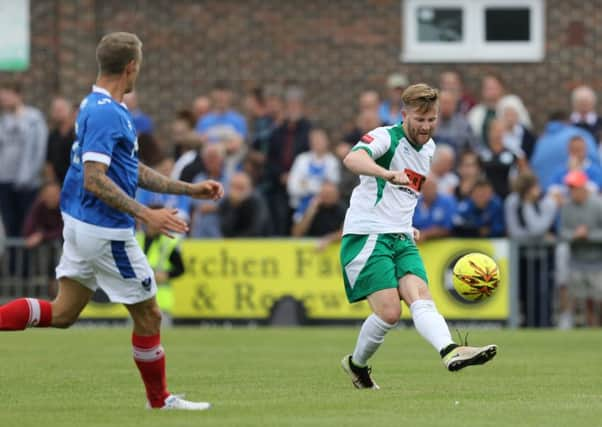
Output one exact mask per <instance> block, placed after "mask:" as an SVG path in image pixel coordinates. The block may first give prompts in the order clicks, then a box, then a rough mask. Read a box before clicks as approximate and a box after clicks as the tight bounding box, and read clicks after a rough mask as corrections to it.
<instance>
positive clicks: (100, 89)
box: [92, 85, 128, 110]
mask: <svg viewBox="0 0 602 427" xmlns="http://www.w3.org/2000/svg"><path fill="white" fill-rule="evenodd" d="M92 92H96V93H102V94H103V95H106V96H108V97H109V98H111V99H113V97H112V96H111V93H110V92H109V91H108V90H106V89H105V88H103V87H100V86H96V85H92ZM119 105H121V106H122V107H123V108H125V109H126V110H127V109H128V107H127V105H125V102H122V103H120V104H119Z"/></svg>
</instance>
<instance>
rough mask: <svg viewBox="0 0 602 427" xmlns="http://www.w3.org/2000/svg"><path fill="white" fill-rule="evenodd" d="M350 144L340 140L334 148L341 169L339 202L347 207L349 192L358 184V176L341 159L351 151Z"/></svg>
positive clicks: (349, 198) (349, 197)
mask: <svg viewBox="0 0 602 427" xmlns="http://www.w3.org/2000/svg"><path fill="white" fill-rule="evenodd" d="M351 147H352V145H351V144H350V143H348V142H345V141H342V142H339V143H338V144H337V145H336V147H335V150H334V153H335V155H336V156H337V159H338V161H339V169H340V171H341V181H340V182H339V195H340V197H341V202H343V204H344V205H345V206H346V207H349V202H350V201H351V193H353V189H354V188H355V187H356V186H357V185H358V184H359V182H360V179H359V176H358V175H356V174H354V173H353V172H351V171H350V170H349V168H346V167H345V166H344V165H343V159H345V157H346V156H347V154H349V153H350V152H351Z"/></svg>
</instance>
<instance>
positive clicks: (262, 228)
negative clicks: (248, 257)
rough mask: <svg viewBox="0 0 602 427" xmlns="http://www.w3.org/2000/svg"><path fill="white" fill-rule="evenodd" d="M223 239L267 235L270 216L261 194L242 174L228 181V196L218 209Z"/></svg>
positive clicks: (247, 176) (246, 176)
mask: <svg viewBox="0 0 602 427" xmlns="http://www.w3.org/2000/svg"><path fill="white" fill-rule="evenodd" d="M218 215H219V220H220V227H221V232H222V235H223V236H224V237H262V236H267V235H269V230H270V214H269V211H268V207H267V205H266V203H265V200H263V197H262V196H261V194H260V193H259V192H257V191H254V189H253V183H252V182H251V178H250V177H249V175H247V174H246V173H244V172H237V173H235V174H234V175H233V176H232V178H231V179H230V188H229V191H228V196H227V197H226V198H225V199H224V200H222V202H221V203H220V204H219V207H218Z"/></svg>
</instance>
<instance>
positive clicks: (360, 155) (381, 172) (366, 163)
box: [343, 150, 410, 185]
mask: <svg viewBox="0 0 602 427" xmlns="http://www.w3.org/2000/svg"><path fill="white" fill-rule="evenodd" d="M343 164H344V165H345V167H346V168H347V169H349V170H350V171H351V172H353V173H355V174H358V175H365V176H374V177H377V178H382V179H384V180H386V181H389V182H390V183H391V184H395V185H405V184H408V183H409V182H410V180H409V179H408V177H407V176H406V174H405V173H404V172H403V171H391V170H388V169H385V168H383V167H382V166H379V165H378V164H377V163H376V162H375V161H374V159H372V157H370V155H369V154H368V152H367V151H365V150H355V151H352V152H350V153H349V154H347V156H345V159H344V160H343Z"/></svg>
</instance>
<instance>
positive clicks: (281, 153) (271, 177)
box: [262, 87, 312, 236]
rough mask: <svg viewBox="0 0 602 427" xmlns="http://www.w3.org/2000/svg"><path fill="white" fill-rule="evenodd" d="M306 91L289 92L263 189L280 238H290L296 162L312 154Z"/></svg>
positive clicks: (274, 136) (271, 142)
mask: <svg viewBox="0 0 602 427" xmlns="http://www.w3.org/2000/svg"><path fill="white" fill-rule="evenodd" d="M303 96H304V94H303V91H302V90H301V89H300V88H298V87H291V88H289V89H288V90H287V92H286V96H285V98H286V112H285V118H284V121H283V122H282V123H281V124H280V126H278V127H277V128H276V129H274V132H272V134H271V135H270V140H269V148H268V153H267V157H266V162H265V173H264V181H263V183H262V188H263V191H264V195H265V198H266V201H267V203H268V206H269V208H270V215H271V218H272V223H273V225H274V233H275V234H276V235H277V236H284V235H288V233H289V232H290V223H291V218H292V212H291V209H290V207H289V196H288V192H287V183H288V176H289V172H290V170H291V167H292V165H293V161H294V160H295V158H296V157H297V156H298V155H299V154H301V153H303V152H305V151H308V150H309V131H310V129H311V127H312V126H311V122H310V121H309V120H308V119H307V118H306V117H305V111H304V110H305V108H304V104H303Z"/></svg>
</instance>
